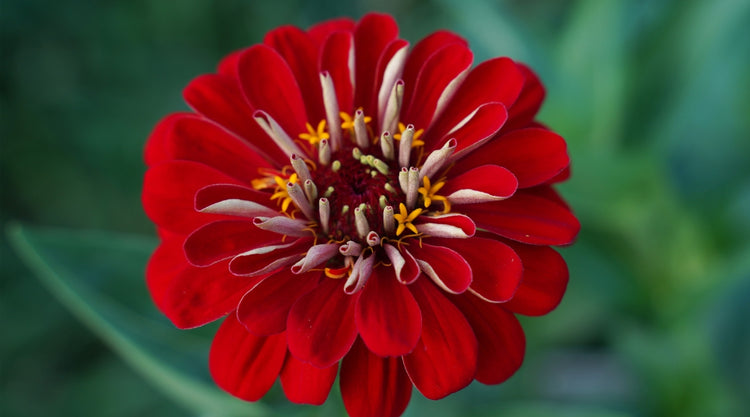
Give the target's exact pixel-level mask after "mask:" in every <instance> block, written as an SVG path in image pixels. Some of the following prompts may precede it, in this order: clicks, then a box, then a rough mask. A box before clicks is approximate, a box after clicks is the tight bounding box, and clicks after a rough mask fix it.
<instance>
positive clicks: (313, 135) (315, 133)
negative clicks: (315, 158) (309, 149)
mask: <svg viewBox="0 0 750 417" xmlns="http://www.w3.org/2000/svg"><path fill="white" fill-rule="evenodd" d="M305 125H307V133H300V134H299V138H300V139H302V140H306V141H308V142H310V145H313V146H314V145H317V144H318V143H320V141H321V140H323V139H328V138H329V137H330V136H331V135H329V134H328V132H326V121H325V119H323V120H321V121H320V123H318V128H317V130H316V129H313V127H312V125H311V124H310V123H305Z"/></svg>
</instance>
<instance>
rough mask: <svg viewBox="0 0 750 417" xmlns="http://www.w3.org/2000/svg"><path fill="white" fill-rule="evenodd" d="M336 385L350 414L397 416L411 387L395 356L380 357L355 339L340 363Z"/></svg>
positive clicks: (372, 416) (408, 397) (370, 416)
mask: <svg viewBox="0 0 750 417" xmlns="http://www.w3.org/2000/svg"><path fill="white" fill-rule="evenodd" d="M339 387H340V388H341V397H342V399H343V400H344V407H346V411H347V413H348V414H349V415H350V416H351V417H398V416H400V415H401V414H402V413H403V412H404V410H405V409H406V406H407V405H409V400H410V399H411V389H412V388H411V381H409V377H408V376H407V375H406V372H404V367H403V366H402V365H401V361H400V360H399V359H398V358H380V357H378V356H376V355H374V354H372V353H371V352H370V351H368V350H367V347H365V345H364V343H362V342H361V341H359V340H358V341H357V343H355V344H354V346H352V349H351V351H350V352H349V354H348V355H346V357H345V358H344V360H343V361H342V362H341V380H340V381H339Z"/></svg>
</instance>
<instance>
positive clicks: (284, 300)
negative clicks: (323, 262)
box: [237, 268, 321, 336]
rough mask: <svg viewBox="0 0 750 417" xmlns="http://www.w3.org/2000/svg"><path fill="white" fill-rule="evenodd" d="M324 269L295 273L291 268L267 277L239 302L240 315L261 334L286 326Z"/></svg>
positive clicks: (247, 325) (250, 327)
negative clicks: (289, 317) (296, 307)
mask: <svg viewBox="0 0 750 417" xmlns="http://www.w3.org/2000/svg"><path fill="white" fill-rule="evenodd" d="M320 277H321V273H320V272H319V271H318V272H309V273H306V274H293V273H292V272H291V271H290V270H289V269H286V268H285V269H282V270H281V271H279V272H277V273H275V274H273V275H271V276H269V277H268V278H266V279H264V280H263V281H262V282H261V283H259V284H258V285H256V286H255V287H253V289H252V290H250V291H248V292H247V294H245V296H244V297H242V300H241V301H240V303H239V306H237V319H238V320H239V321H240V322H241V323H242V324H244V325H245V327H246V328H247V329H248V330H250V331H251V332H253V333H255V334H256V335H258V336H266V335H271V334H275V333H281V332H283V331H284V330H286V321H287V316H289V310H290V309H291V308H292V305H293V304H294V303H295V302H296V301H297V299H299V298H300V297H301V296H303V295H305V294H307V293H308V292H310V291H312V290H313V289H315V288H316V287H317V286H318V283H319V282H320Z"/></svg>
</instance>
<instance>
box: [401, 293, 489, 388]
mask: <svg viewBox="0 0 750 417" xmlns="http://www.w3.org/2000/svg"><path fill="white" fill-rule="evenodd" d="M408 288H409V289H410V290H411V291H412V293H413V294H414V298H415V299H416V300H417V303H418V304H419V308H420V309H421V310H422V338H421V339H420V340H419V342H418V343H417V347H416V348H414V351H413V352H412V353H410V354H408V355H406V356H403V361H404V367H405V368H406V372H407V373H408V374H409V378H411V380H412V382H414V385H415V386H416V387H417V389H418V390H419V392H421V393H422V394H423V395H424V396H425V397H427V398H429V399H431V400H438V399H440V398H443V397H445V396H446V395H448V394H452V393H454V392H456V391H458V390H460V389H461V388H464V387H465V386H467V385H469V383H471V381H472V379H473V378H474V374H475V373H476V370H477V338H476V337H475V336H474V332H473V331H472V330H471V326H469V322H468V321H466V319H465V318H464V316H463V314H461V311H460V310H459V309H458V308H456V306H455V305H453V303H451V302H450V301H449V300H448V299H447V298H445V296H444V295H443V294H441V293H440V291H439V290H438V289H437V288H436V287H434V286H433V285H432V284H431V283H430V282H429V281H426V280H424V279H420V280H417V282H415V283H414V284H413V285H410V286H409V287H408Z"/></svg>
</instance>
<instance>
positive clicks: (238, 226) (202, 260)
mask: <svg viewBox="0 0 750 417" xmlns="http://www.w3.org/2000/svg"><path fill="white" fill-rule="evenodd" d="M278 243H281V236H280V235H279V234H278V233H274V232H270V231H267V230H261V229H258V228H257V227H255V225H253V223H252V221H247V220H221V221H218V222H213V223H209V224H207V225H205V226H203V227H201V228H199V229H196V230H195V231H194V232H193V233H191V234H190V236H188V237H187V239H186V240H185V255H186V256H187V259H188V260H189V261H190V263H192V264H193V265H195V266H208V265H211V264H213V263H216V262H219V261H221V260H224V259H229V258H232V257H234V256H236V255H239V254H240V253H242V252H245V251H249V250H252V249H256V248H259V247H265V246H268V245H271V244H278Z"/></svg>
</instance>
